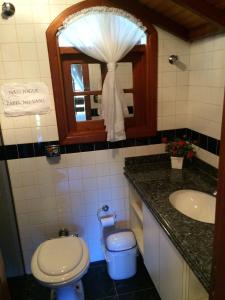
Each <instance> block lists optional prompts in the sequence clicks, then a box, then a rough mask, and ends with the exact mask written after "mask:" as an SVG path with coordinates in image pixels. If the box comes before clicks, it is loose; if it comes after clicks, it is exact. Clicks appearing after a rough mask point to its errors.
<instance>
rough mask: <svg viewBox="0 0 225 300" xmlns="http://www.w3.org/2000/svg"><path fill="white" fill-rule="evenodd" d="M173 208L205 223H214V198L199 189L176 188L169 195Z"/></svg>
mask: <svg viewBox="0 0 225 300" xmlns="http://www.w3.org/2000/svg"><path fill="white" fill-rule="evenodd" d="M169 201H170V203H171V204H172V206H173V207H174V208H176V209H177V210H178V211H179V212H181V213H182V214H184V215H186V216H188V217H190V218H192V219H194V220H197V221H201V222H205V223H211V224H214V223H215V210H216V198H215V197H213V196H211V195H209V194H206V193H203V192H199V191H194V190H178V191H176V192H174V193H172V194H170V196H169Z"/></svg>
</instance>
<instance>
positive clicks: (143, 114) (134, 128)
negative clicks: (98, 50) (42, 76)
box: [46, 0, 158, 145]
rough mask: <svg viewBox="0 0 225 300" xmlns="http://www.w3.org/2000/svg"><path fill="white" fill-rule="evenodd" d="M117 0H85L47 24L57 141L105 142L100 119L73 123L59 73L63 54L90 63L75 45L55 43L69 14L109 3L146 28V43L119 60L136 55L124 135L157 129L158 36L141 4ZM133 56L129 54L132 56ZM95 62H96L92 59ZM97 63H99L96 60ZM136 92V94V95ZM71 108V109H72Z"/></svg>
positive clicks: (126, 59)
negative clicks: (131, 106)
mask: <svg viewBox="0 0 225 300" xmlns="http://www.w3.org/2000/svg"><path fill="white" fill-rule="evenodd" d="M122 2H123V1H119V0H111V1H108V0H86V1H83V2H80V3H78V4H75V5H73V6H71V7H69V8H67V9H66V10H64V11H63V12H62V13H61V14H60V15H59V16H58V17H56V18H55V19H54V21H53V22H52V23H51V24H50V25H49V27H48V29H47V31H46V36H47V45H48V53H49V62H50V69H51V77H52V85H53V93H54V101H55V109H56V117H57V125H58V132H59V140H60V143H61V144H64V145H65V144H76V143H88V142H97V141H106V131H105V127H104V123H103V122H104V121H103V120H91V121H83V122H76V120H75V118H74V113H73V111H71V104H69V105H68V96H67V95H66V89H65V78H64V76H63V59H62V58H63V57H64V58H65V57H66V59H68V60H70V59H71V61H72V60H73V57H74V56H75V55H78V56H77V57H79V55H81V57H82V60H81V61H82V62H83V59H84V58H85V61H87V62H88V61H91V62H93V59H92V58H90V57H88V56H85V55H84V54H83V53H81V52H79V51H78V50H77V49H75V48H70V47H67V48H63V47H59V46H58V38H57V32H58V28H59V27H60V26H62V23H63V21H64V20H65V19H66V18H67V17H68V16H70V15H72V14H74V13H76V12H78V11H80V10H82V9H84V8H89V7H92V6H109V7H116V8H120V9H123V10H125V11H127V12H129V13H131V14H132V15H134V16H135V17H136V18H138V19H140V20H141V21H142V23H143V24H144V26H146V28H147V32H146V33H147V44H146V45H137V46H135V47H134V48H133V50H131V52H129V53H128V55H127V56H126V57H125V58H123V59H122V60H121V61H132V62H133V57H135V55H136V56H137V55H139V60H138V63H135V71H133V80H134V89H133V90H134V95H135V92H136V97H134V112H135V113H134V117H130V118H125V129H126V137H127V138H135V137H145V136H154V135H155V134H156V130H157V57H158V56H157V54H158V53H157V52H158V38H157V32H156V30H155V28H154V27H153V25H152V24H151V23H150V22H149V20H147V19H146V17H143V16H146V14H145V11H144V9H143V6H142V5H141V4H140V5H139V4H138V3H130V5H129V7H125V5H123V3H122ZM132 55H133V56H132ZM76 61H79V60H76ZM96 62H98V61H96ZM98 63H101V62H98ZM137 95H138V97H137ZM72 110H73V108H72Z"/></svg>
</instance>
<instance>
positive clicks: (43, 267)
mask: <svg viewBox="0 0 225 300" xmlns="http://www.w3.org/2000/svg"><path fill="white" fill-rule="evenodd" d="M88 267H89V254H88V248H87V246H86V244H85V242H84V240H82V239H81V238H78V237H74V236H68V237H59V238H55V239H52V240H48V241H45V242H44V243H42V244H41V245H40V246H39V247H38V248H37V249H36V251H35V252H34V254H33V257H32V260H31V270H32V273H33V276H34V277H35V278H36V279H37V280H38V281H39V282H40V283H41V284H42V285H44V286H47V287H50V288H51V289H54V290H55V293H56V300H84V292H83V285H82V281H81V278H82V277H83V276H84V275H85V274H86V272H87V270H88Z"/></svg>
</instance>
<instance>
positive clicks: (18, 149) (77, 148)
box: [0, 128, 220, 160]
mask: <svg viewBox="0 0 225 300" xmlns="http://www.w3.org/2000/svg"><path fill="white" fill-rule="evenodd" d="M184 135H185V136H187V138H188V139H190V141H192V142H194V143H195V144H196V145H198V146H199V147H201V148H203V149H205V150H207V151H209V152H211V153H213V154H216V155H219V149H220V141H219V140H217V139H214V138H212V137H209V136H207V135H204V134H201V133H199V132H196V131H194V130H191V129H187V128H181V129H172V130H162V131H158V132H157V134H156V136H153V137H144V138H136V139H127V140H124V141H118V142H114V143H112V142H96V143H89V144H87V143H86V144H74V145H64V146H60V152H61V154H66V153H77V152H86V151H98V150H107V149H116V148H125V147H134V146H143V145H155V144H160V143H161V139H162V137H167V138H168V139H173V138H175V137H182V136H184ZM55 144H57V145H58V144H59V141H50V142H42V143H28V144H18V145H6V146H0V160H10V159H18V158H28V157H39V156H45V146H47V145H55Z"/></svg>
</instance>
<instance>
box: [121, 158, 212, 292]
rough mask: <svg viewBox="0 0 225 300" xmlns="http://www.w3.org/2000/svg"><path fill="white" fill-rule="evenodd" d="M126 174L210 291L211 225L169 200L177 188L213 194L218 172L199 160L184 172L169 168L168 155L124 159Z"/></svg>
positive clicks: (188, 166)
mask: <svg viewBox="0 0 225 300" xmlns="http://www.w3.org/2000/svg"><path fill="white" fill-rule="evenodd" d="M125 175H126V176H127V178H128V179H129V181H130V182H131V183H132V184H133V185H134V187H135V188H136V190H137V191H138V193H139V194H140V196H141V198H142V199H143V201H144V203H145V204H146V206H147V207H148V208H149V210H150V211H151V212H152V213H153V215H154V216H155V218H156V219H157V221H158V222H159V224H160V225H161V227H162V228H163V229H164V230H165V232H166V233H167V235H168V237H169V238H170V240H171V241H172V243H173V244H174V246H175V247H176V248H177V249H178V251H179V252H180V254H181V255H182V256H183V258H184V259H185V261H186V262H187V263H188V265H189V266H190V268H191V269H192V271H193V272H194V273H195V275H196V276H197V277H198V278H199V280H200V282H201V283H202V284H203V286H204V287H205V289H206V290H207V291H209V289H210V275H211V265H212V253H213V235H214V225H212V224H207V223H203V222H199V221H195V220H193V219H191V218H189V217H186V216H185V215H183V214H181V213H180V212H178V211H177V210H176V209H175V208H174V207H173V206H172V205H171V204H170V202H169V200H168V199H169V195H170V194H171V193H172V192H174V191H176V190H179V189H193V190H198V191H202V192H205V193H208V194H212V193H213V192H214V190H215V188H216V180H217V170H216V169H215V168H213V167H211V166H209V165H208V164H206V163H204V162H202V161H200V160H198V159H194V161H193V162H192V164H187V165H185V166H184V168H183V170H176V169H171V166H170V160H169V157H168V156H167V155H153V156H143V157H134V158H126V160H125Z"/></svg>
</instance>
